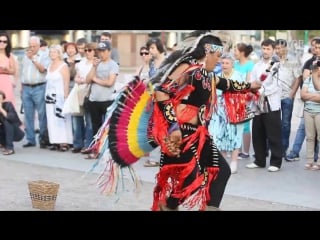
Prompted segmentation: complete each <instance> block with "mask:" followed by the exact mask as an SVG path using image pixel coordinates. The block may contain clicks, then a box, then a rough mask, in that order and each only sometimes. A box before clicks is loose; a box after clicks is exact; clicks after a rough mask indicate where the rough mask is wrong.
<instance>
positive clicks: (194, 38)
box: [150, 30, 222, 84]
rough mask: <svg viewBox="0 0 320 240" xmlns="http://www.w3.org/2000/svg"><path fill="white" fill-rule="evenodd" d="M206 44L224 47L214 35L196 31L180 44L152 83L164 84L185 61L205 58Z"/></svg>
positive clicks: (204, 31) (205, 31) (163, 63)
mask: <svg viewBox="0 0 320 240" xmlns="http://www.w3.org/2000/svg"><path fill="white" fill-rule="evenodd" d="M205 44H215V45H218V46H222V42H221V40H220V38H219V37H217V36H214V35H212V34H211V33H210V31H207V30H196V31H193V32H192V33H190V34H189V35H188V36H187V37H186V38H185V39H184V40H183V42H181V43H180V44H178V49H177V50H176V51H174V52H173V53H172V54H170V56H169V57H167V58H166V59H165V60H164V61H163V62H162V64H161V65H160V67H159V69H158V71H157V73H156V74H155V75H154V76H153V77H152V78H151V79H150V81H151V83H152V84H158V83H162V82H163V81H164V80H165V79H166V78H167V76H168V75H170V73H172V72H173V71H174V70H175V69H176V68H177V67H178V66H179V64H180V63H182V62H184V61H187V60H191V59H194V60H200V59H202V58H204V57H205V55H206V52H205V48H204V45H205Z"/></svg>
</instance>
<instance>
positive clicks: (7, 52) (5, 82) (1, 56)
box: [0, 32, 16, 106]
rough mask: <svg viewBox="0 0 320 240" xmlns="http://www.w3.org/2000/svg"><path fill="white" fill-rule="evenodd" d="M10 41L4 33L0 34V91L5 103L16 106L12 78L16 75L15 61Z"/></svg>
mask: <svg viewBox="0 0 320 240" xmlns="http://www.w3.org/2000/svg"><path fill="white" fill-rule="evenodd" d="M11 49H12V48H11V41H10V38H9V35H8V34H7V33H5V32H1V33H0V82H1V85H0V90H2V91H3V92H4V93H5V95H6V99H7V101H10V102H12V104H13V105H14V106H15V105H16V100H15V96H14V84H13V83H12V78H13V76H14V75H15V73H16V60H15V58H14V56H13V54H12V53H11Z"/></svg>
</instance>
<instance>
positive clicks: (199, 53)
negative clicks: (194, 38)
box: [190, 35, 223, 60]
mask: <svg viewBox="0 0 320 240" xmlns="http://www.w3.org/2000/svg"><path fill="white" fill-rule="evenodd" d="M205 44H215V45H219V46H223V44H222V41H221V39H220V38H219V37H217V36H213V35H207V36H204V37H203V38H201V39H200V41H199V43H198V44H197V46H196V48H195V49H194V50H193V51H192V52H191V53H190V56H192V57H193V58H195V59H197V60H199V59H202V58H204V57H205V55H206V52H205V49H204V45H205Z"/></svg>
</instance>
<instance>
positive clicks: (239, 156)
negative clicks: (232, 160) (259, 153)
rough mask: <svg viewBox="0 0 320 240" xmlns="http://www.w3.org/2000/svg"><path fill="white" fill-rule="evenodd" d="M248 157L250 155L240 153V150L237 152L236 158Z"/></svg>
mask: <svg viewBox="0 0 320 240" xmlns="http://www.w3.org/2000/svg"><path fill="white" fill-rule="evenodd" d="M249 157H250V155H249V154H245V153H242V152H241V153H239V154H238V158H240V159H243V158H249Z"/></svg>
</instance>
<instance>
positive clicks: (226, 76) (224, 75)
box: [222, 69, 233, 79]
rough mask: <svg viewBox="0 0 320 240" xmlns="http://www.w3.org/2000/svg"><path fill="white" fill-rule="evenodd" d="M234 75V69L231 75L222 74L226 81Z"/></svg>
mask: <svg viewBox="0 0 320 240" xmlns="http://www.w3.org/2000/svg"><path fill="white" fill-rule="evenodd" d="M232 74H233V69H232V71H231V73H229V74H225V73H222V75H223V77H224V78H226V79H229V78H230V77H231V76H232Z"/></svg>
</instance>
